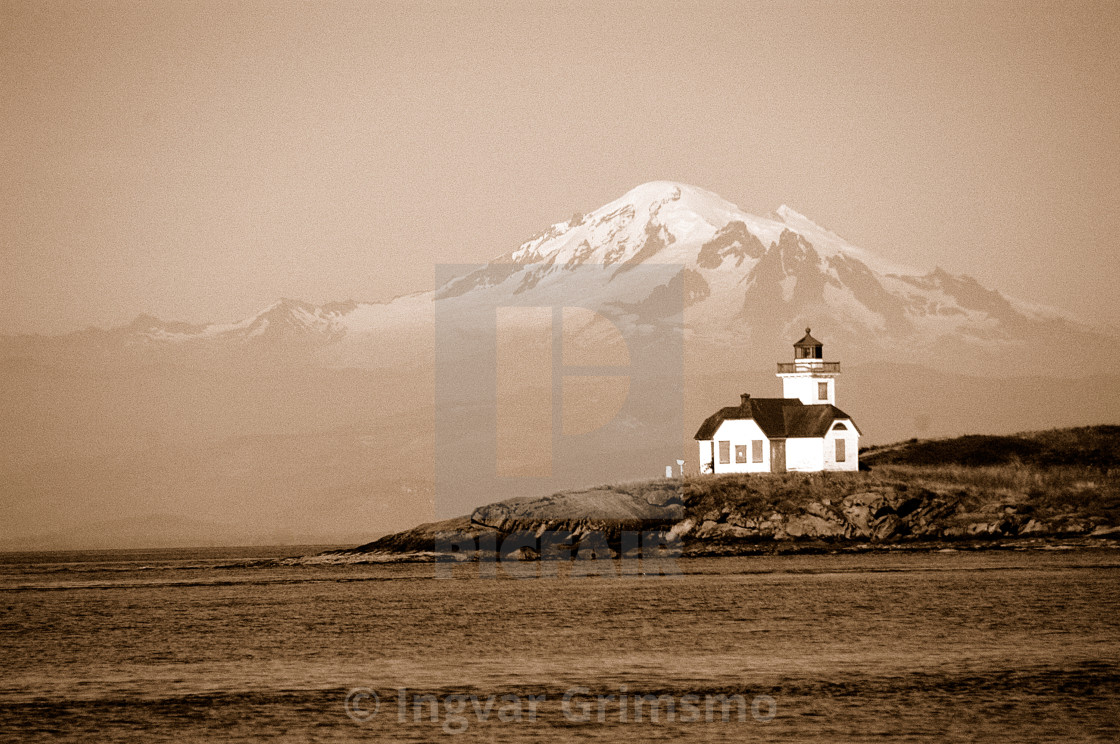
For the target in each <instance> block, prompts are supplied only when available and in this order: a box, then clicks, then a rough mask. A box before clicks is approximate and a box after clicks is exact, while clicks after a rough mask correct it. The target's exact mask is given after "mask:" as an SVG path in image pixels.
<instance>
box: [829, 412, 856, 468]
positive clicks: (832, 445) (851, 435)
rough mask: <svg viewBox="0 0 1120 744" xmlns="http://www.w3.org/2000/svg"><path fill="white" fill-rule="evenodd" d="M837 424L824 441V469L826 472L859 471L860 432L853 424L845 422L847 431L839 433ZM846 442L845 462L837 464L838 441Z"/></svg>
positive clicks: (834, 424)
mask: <svg viewBox="0 0 1120 744" xmlns="http://www.w3.org/2000/svg"><path fill="white" fill-rule="evenodd" d="M836 423H840V422H835V423H833V424H832V428H831V429H830V430H829V432H828V434H826V435H825V441H824V467H825V469H826V470H859V432H857V431H856V427H854V426H852V422H851V421H849V420H844V421H843V424H844V426H846V427H847V428H848V430H847V431H837V429H836ZM837 439H843V440H844V455H845V456H844V462H836V440H837Z"/></svg>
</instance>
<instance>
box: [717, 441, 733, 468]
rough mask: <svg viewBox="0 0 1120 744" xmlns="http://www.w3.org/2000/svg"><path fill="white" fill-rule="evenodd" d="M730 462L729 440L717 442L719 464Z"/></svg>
mask: <svg viewBox="0 0 1120 744" xmlns="http://www.w3.org/2000/svg"><path fill="white" fill-rule="evenodd" d="M730 463H731V442H720V443H719V464H720V465H728V464H730Z"/></svg>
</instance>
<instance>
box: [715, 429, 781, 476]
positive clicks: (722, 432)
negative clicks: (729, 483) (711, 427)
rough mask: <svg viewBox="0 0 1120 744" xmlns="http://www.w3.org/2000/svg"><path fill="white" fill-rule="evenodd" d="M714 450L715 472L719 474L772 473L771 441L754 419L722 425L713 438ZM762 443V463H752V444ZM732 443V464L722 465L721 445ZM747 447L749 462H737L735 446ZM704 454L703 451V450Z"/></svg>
mask: <svg viewBox="0 0 1120 744" xmlns="http://www.w3.org/2000/svg"><path fill="white" fill-rule="evenodd" d="M712 440H713V441H712V445H711V446H712V448H713V450H712V451H713V452H714V453H715V463H716V465H715V472H717V473H769V472H770V440H769V439H767V438H766V435H765V434H763V433H762V429H760V428H759V426H758V424H756V423H755V421H754V419H733V420H730V421H724V422H723V423H722V424H720V426H719V429H717V430H716V433H715V435H714V436H713V437H712ZM755 440H761V441H762V462H751V460H752V459H753V456H754V450H753V445H752V442H753V441H755ZM721 441H727V442H730V443H731V445H730V446H731V462H730V463H728V464H721V463H720V461H719V443H720V442H721ZM737 444H738V445H745V446H746V448H747V461H746V462H735V445H737ZM701 452H703V450H701Z"/></svg>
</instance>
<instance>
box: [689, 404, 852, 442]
mask: <svg viewBox="0 0 1120 744" xmlns="http://www.w3.org/2000/svg"><path fill="white" fill-rule="evenodd" d="M735 419H754V422H755V423H756V424H758V428H760V429H762V433H763V434H765V435H766V436H767V437H769V438H771V439H773V438H775V437H793V438H796V437H823V436H824V435H825V434H827V433H828V429H829V427H830V426H832V423H833V422H834V421H838V420H841V419H842V420H844V421H849V422H851V424H852V426H856V424H855V422H854V421H852V417H851V416H849V415H848V414H846V413H844V412H843V411H841V410H840V409H839V408H837V407H836V406H834V405H831V404H822V405H811V406H807V405H805V404H804V403H802V402H801V400H800V399H798V398H749V397H748V398H745V399H744V400H743V402H742V403H741V404H740V405H737V406H728V407H727V408H721V409H720V410H719V411H717V412H716V413H713V414H712V415H711V416H709V417H708V418H707V419H705V420H704V423H703V424H701V425H700V429H699V431H697V432H696V436H695V437H694V439H700V440H706V439H711V438H712V437H714V436H715V433H716V432H717V431H718V430H719V427H720V425H721V424H722V423H723V422H724V421H729V420H735ZM856 431H857V432H859V427H858V426H856ZM861 433H862V432H861Z"/></svg>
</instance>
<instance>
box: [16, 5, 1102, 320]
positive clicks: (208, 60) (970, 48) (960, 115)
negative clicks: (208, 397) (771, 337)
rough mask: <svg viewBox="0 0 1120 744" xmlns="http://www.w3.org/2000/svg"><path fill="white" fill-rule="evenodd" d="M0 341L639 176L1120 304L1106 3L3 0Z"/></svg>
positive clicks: (223, 315)
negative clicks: (783, 209) (786, 210)
mask: <svg viewBox="0 0 1120 744" xmlns="http://www.w3.org/2000/svg"><path fill="white" fill-rule="evenodd" d="M0 132H2V137H0V174H2V178H0V255H2V267H0V333H15V332H52V333H53V332H61V331H67V330H72V329H76V328H80V327H84V326H86V325H101V326H108V325H116V324H121V323H125V322H128V321H129V320H131V319H132V318H133V317H134V316H135V315H137V314H138V313H140V312H150V313H153V314H156V315H158V316H160V317H163V318H167V319H179V320H189V321H197V322H201V321H209V320H216V321H228V320H234V319H238V318H240V317H243V316H245V315H247V314H249V313H251V312H253V311H255V310H257V309H259V308H261V307H263V306H265V305H267V304H268V303H270V302H271V301H273V300H274V299H276V298H278V297H281V296H288V297H298V298H303V299H308V300H312V301H315V302H323V301H327V300H337V299H346V298H355V299H365V300H370V299H383V298H388V297H389V296H392V295H394V294H399V293H402V292H407V291H413V290H417V289H427V288H430V287H431V284H432V277H433V266H434V264H435V263H437V262H464V261H479V260H485V259H487V258H490V257H492V256H495V255H498V254H501V253H504V252H506V251H509V250H511V249H513V248H515V247H516V246H517V245H518V244H519V243H520V242H522V241H523V240H525V239H527V238H528V237H530V236H531V235H532V234H533V233H535V232H537V231H539V230H540V229H543V228H544V227H546V226H547V225H548V224H550V223H552V222H556V221H560V220H563V219H566V218H567V217H569V216H570V215H571V214H572V213H573V212H576V211H581V212H585V211H589V210H591V209H594V208H596V207H598V206H600V205H601V204H603V203H605V202H607V201H609V200H611V199H613V198H616V197H618V196H620V195H621V194H622V193H624V192H626V191H627V190H629V189H630V188H632V187H633V186H635V185H637V184H639V183H642V182H644V181H649V180H655V179H668V180H679V181H685V182H688V183H692V184H695V185H698V186H701V187H704V188H707V189H710V190H712V191H715V192H716V193H719V194H721V195H722V196H724V197H725V198H727V199H729V200H730V201H732V202H735V203H736V204H738V205H739V206H741V207H742V208H744V209H746V210H747V211H749V212H754V213H758V214H765V213H767V212H769V211H771V210H773V209H776V208H777V207H778V206H779V205H780V204H782V203H785V204H788V205H790V206H791V207H793V208H794V209H796V210H798V211H800V212H803V213H804V214H806V215H808V216H809V217H811V218H813V219H814V220H816V221H817V222H819V223H821V224H823V225H825V226H827V227H829V228H831V229H833V230H834V231H836V232H838V233H839V234H841V235H842V236H844V237H846V238H848V239H849V240H851V241H852V242H854V243H856V244H857V245H861V246H863V247H865V248H867V249H869V250H872V251H874V252H877V253H879V254H881V255H883V256H884V257H886V258H889V259H892V260H894V261H896V262H900V263H904V264H910V265H914V266H916V267H918V268H921V269H928V268H932V267H933V266H934V265H940V266H943V267H944V268H946V269H948V270H950V271H952V272H955V273H968V274H972V275H974V276H976V277H977V278H979V279H980V280H981V281H982V282H983V283H985V284H987V285H989V286H995V287H997V288H999V289H1001V290H1003V291H1005V292H1007V293H1010V294H1016V295H1019V296H1022V297H1026V298H1034V299H1038V300H1041V301H1044V302H1048V303H1051V304H1057V305H1059V306H1064V307H1067V308H1069V309H1072V310H1074V311H1077V312H1079V313H1082V314H1084V315H1086V316H1096V317H1097V318H1098V319H1101V320H1107V321H1110V322H1118V323H1120V268H1118V265H1120V261H1118V260H1117V255H1116V254H1117V252H1118V251H1117V248H1118V247H1120V246H1118V237H1117V236H1120V206H1118V204H1120V196H1118V194H1120V2H1115V1H1113V2H1104V3H1076V2H1060V3H1053V4H1039V3H980V2H969V3H959V4H958V3H948V2H922V3H909V4H908V3H899V2H897V1H896V0H892V1H891V2H886V3H882V4H879V3H864V2H848V3H839V2H831V3H828V2H800V3H759V2H747V1H743V2H733V3H703V2H702V3H690V2H682V1H680V0H673V1H671V2H664V3H653V2H649V3H627V2H609V3H608V2H584V3H558V2H554V1H550V2H504V3H496V2H489V3H483V2H472V3H450V2H439V3H427V4H425V3H416V2H407V3H379V2H370V1H366V0H362V1H359V2H352V3H339V2H323V3H309V2H295V1H294V0H292V1H290V2H282V1H280V0H276V1H274V2H245V1H242V0H222V1H221V2H212V3H211V2H184V1H182V0H165V1H162V2H152V1H151V0H143V1H142V2H109V1H107V0H99V1H96V2H81V3H79V2H45V1H43V0H28V1H26V2H14V1H12V0H0Z"/></svg>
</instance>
